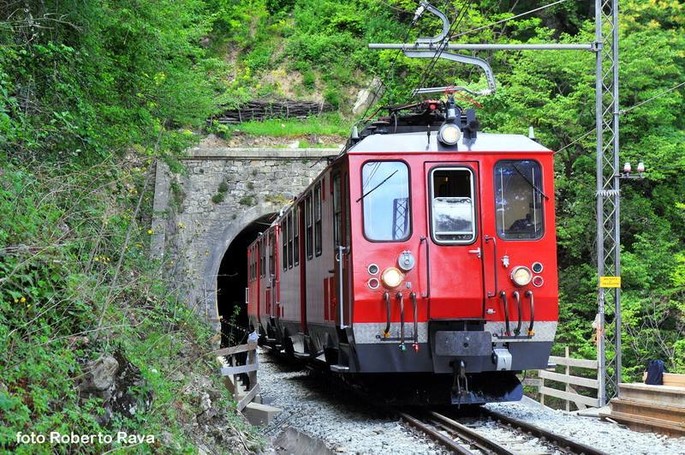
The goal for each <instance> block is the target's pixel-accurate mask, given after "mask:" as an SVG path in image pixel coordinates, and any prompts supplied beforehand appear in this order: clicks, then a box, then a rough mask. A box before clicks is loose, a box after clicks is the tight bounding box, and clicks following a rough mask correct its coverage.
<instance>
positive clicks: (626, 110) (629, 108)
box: [554, 82, 685, 154]
mask: <svg viewBox="0 0 685 455" xmlns="http://www.w3.org/2000/svg"><path fill="white" fill-rule="evenodd" d="M683 86H685V82H681V83H679V84H677V85H675V86H673V87H671V88H669V89H667V90H664V91H663V92H661V93H658V94H656V95H654V96H653V97H651V98H649V99H646V100H644V101H641V102H639V103H637V104H634V105H633V106H630V107H627V108H625V109H621V110H620V111H619V114H620V115H625V114H628V113H630V112H631V111H633V110H634V109H637V108H638V107H641V106H644V105H645V104H648V103H651V102H652V101H654V100H656V99H659V98H661V97H662V96H664V95H667V94H669V93H671V92H673V91H675V90H678V89H679V88H680V87H683ZM596 130H597V129H596V128H593V129H591V130H590V131H588V132H586V133H585V134H583V135H581V136H579V137H578V138H577V139H575V140H573V141H572V142H571V143H569V144H566V145H565V146H563V147H562V148H560V149H559V150H557V151H555V152H554V153H555V154H557V153H561V152H563V151H564V150H566V149H567V148H569V147H571V146H572V145H574V144H577V143H578V142H580V141H582V140H583V139H585V138H586V137H587V136H589V135H591V134H592V133H594V132H595V131H596Z"/></svg>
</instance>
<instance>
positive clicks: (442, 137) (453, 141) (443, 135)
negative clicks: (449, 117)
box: [438, 123, 461, 145]
mask: <svg viewBox="0 0 685 455" xmlns="http://www.w3.org/2000/svg"><path fill="white" fill-rule="evenodd" d="M459 138H461V129H459V127H458V126H457V125H455V124H454V123H444V124H443V125H442V126H441V127H440V130H439V131H438V140H439V141H440V142H442V143H443V144H445V145H457V142H459Z"/></svg>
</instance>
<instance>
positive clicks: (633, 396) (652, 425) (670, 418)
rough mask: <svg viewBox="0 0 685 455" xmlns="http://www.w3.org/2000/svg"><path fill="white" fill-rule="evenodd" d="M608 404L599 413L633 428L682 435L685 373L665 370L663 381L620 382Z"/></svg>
mask: <svg viewBox="0 0 685 455" xmlns="http://www.w3.org/2000/svg"><path fill="white" fill-rule="evenodd" d="M609 406H610V409H611V412H609V413H600V416H601V417H603V418H606V419H610V420H613V421H616V422H620V423H622V424H624V425H626V426H628V427H629V428H631V429H633V430H636V431H645V432H646V431H649V432H657V433H663V434H667V435H669V436H685V374H673V373H664V383H663V385H651V384H641V383H634V384H626V383H623V384H619V396H618V398H613V399H612V400H611V401H610V402H609Z"/></svg>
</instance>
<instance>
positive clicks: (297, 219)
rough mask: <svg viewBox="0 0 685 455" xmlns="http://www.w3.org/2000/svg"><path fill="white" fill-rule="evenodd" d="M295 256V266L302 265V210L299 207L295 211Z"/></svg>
mask: <svg viewBox="0 0 685 455" xmlns="http://www.w3.org/2000/svg"><path fill="white" fill-rule="evenodd" d="M293 255H294V261H295V266H298V265H299V264H300V210H299V207H298V206H295V208H294V209H293Z"/></svg>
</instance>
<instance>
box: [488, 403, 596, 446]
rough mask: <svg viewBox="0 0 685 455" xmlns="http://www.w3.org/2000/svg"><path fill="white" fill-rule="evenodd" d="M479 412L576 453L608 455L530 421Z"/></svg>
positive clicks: (490, 412)
mask: <svg viewBox="0 0 685 455" xmlns="http://www.w3.org/2000/svg"><path fill="white" fill-rule="evenodd" d="M481 412H482V413H483V414H485V415H488V416H490V417H492V418H494V419H497V420H499V421H501V422H504V423H507V424H509V425H512V426H514V427H517V428H520V429H522V430H524V431H526V432H528V433H530V434H531V435H533V436H535V437H537V438H540V439H542V438H544V439H547V440H548V441H550V442H551V443H553V444H555V445H557V446H558V447H559V448H561V449H566V450H570V451H572V452H573V453H576V454H584V455H609V454H608V453H607V452H604V451H602V450H599V449H595V448H594V447H590V446H588V445H585V444H582V443H580V442H576V441H573V440H571V439H568V438H566V437H564V436H561V435H559V434H556V433H553V432H551V431H548V430H545V429H544V428H540V427H537V426H535V425H532V424H530V423H527V422H522V421H521V420H518V419H515V418H513V417H509V416H506V415H503V414H500V413H498V412H494V411H491V410H489V409H481Z"/></svg>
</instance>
